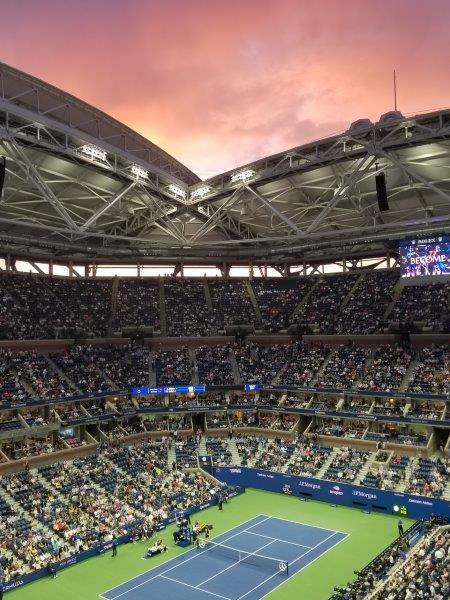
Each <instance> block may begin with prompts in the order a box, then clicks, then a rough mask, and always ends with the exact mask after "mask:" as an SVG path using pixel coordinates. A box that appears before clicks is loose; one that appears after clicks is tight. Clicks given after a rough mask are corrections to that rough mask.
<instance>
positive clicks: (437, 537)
mask: <svg viewBox="0 0 450 600" xmlns="http://www.w3.org/2000/svg"><path fill="white" fill-rule="evenodd" d="M440 524H441V523H440V522H439V520H438V519H436V518H435V517H431V518H429V519H427V520H426V521H423V522H422V523H418V524H417V527H414V529H413V530H412V531H409V530H407V531H406V532H405V533H404V534H403V535H401V536H399V537H398V538H397V539H396V540H395V541H394V542H393V543H392V544H390V545H389V546H388V547H387V548H386V549H385V550H384V551H383V552H381V553H380V554H379V555H378V556H377V557H376V558H375V559H374V560H373V561H372V562H371V563H370V564H369V565H367V566H366V567H364V569H362V571H355V574H356V575H357V576H358V577H357V579H356V580H355V581H353V582H351V583H348V584H347V585H346V586H344V587H335V588H334V589H335V591H336V592H338V593H337V594H335V595H333V596H332V600H364V599H366V598H373V599H374V600H375V599H376V600H431V599H434V600H446V598H448V595H449V579H448V564H449V546H450V533H449V530H448V529H446V530H444V531H442V532H441V531H440V530H438V529H437V526H439V525H440ZM417 542H420V544H419V545H418V546H415V544H416V543H417Z"/></svg>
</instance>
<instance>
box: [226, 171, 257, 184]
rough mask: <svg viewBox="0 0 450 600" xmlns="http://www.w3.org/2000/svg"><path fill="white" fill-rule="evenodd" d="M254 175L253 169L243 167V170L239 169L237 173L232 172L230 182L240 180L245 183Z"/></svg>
mask: <svg viewBox="0 0 450 600" xmlns="http://www.w3.org/2000/svg"><path fill="white" fill-rule="evenodd" d="M254 175H255V171H254V170H253V169H245V171H239V172H238V173H234V174H233V175H232V176H231V182H232V183H238V182H242V183H245V182H246V181H248V180H249V179H251V178H252V177H253V176H254Z"/></svg>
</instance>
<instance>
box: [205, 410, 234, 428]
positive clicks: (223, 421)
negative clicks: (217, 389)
mask: <svg viewBox="0 0 450 600" xmlns="http://www.w3.org/2000/svg"><path fill="white" fill-rule="evenodd" d="M206 427H207V428H208V429H228V428H229V427H230V423H229V421H228V415H227V413H226V411H221V412H208V413H206Z"/></svg>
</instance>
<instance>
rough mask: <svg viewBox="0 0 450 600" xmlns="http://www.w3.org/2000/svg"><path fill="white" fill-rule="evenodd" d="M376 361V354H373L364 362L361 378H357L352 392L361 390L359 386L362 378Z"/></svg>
mask: <svg viewBox="0 0 450 600" xmlns="http://www.w3.org/2000/svg"><path fill="white" fill-rule="evenodd" d="M374 360H375V353H374V352H371V353H370V354H369V356H368V357H367V358H366V360H365V361H364V364H363V367H362V370H361V373H360V375H359V377H356V379H355V381H354V382H353V385H352V388H351V389H352V390H357V389H359V384H360V383H361V380H362V378H363V377H364V375H365V374H366V373H367V371H368V370H369V369H370V367H371V366H372V364H373V361H374Z"/></svg>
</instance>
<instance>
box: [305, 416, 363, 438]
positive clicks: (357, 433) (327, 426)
mask: <svg viewBox="0 0 450 600" xmlns="http://www.w3.org/2000/svg"><path fill="white" fill-rule="evenodd" d="M366 429H367V422H366V421H350V420H347V419H346V420H344V419H333V420H332V421H326V420H324V419H318V420H317V421H315V422H313V423H312V424H311V427H310V429H309V433H314V434H316V435H323V436H328V437H344V438H348V439H361V438H362V437H363V435H364V432H365V431H366Z"/></svg>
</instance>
